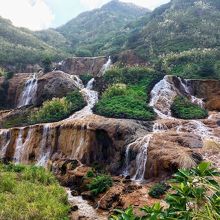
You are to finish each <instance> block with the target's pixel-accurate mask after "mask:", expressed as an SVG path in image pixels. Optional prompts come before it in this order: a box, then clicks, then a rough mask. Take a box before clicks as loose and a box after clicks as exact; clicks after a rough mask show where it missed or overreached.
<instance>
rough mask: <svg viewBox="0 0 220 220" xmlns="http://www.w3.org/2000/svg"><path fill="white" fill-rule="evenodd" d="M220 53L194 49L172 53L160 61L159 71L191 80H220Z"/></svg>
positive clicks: (212, 50)
mask: <svg viewBox="0 0 220 220" xmlns="http://www.w3.org/2000/svg"><path fill="white" fill-rule="evenodd" d="M219 59H220V52H219V50H216V49H192V50H187V51H183V52H180V53H170V54H167V55H165V56H163V57H162V58H161V60H160V61H159V64H158V66H159V71H162V72H165V73H166V74H172V75H177V76H181V77H183V78H190V79H201V78H205V79H213V78H214V79H220V68H219Z"/></svg>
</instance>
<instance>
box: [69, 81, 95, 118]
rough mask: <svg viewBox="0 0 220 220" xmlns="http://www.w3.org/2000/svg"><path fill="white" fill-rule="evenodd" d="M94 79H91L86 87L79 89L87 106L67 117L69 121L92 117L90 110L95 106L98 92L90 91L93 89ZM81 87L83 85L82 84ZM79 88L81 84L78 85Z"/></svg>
mask: <svg viewBox="0 0 220 220" xmlns="http://www.w3.org/2000/svg"><path fill="white" fill-rule="evenodd" d="M94 81H95V79H94V78H92V79H91V80H90V81H89V82H88V83H87V85H86V87H84V86H83V87H81V90H80V92H81V93H82V95H83V97H84V99H85V100H86V102H87V105H86V106H85V107H84V108H83V109H81V110H80V111H78V112H75V113H74V114H73V115H71V116H70V117H69V119H73V118H84V117H86V116H88V115H92V114H93V112H92V108H93V107H94V106H95V104H96V103H97V102H98V92H96V91H94V90H92V89H93V83H94ZM82 85H83V84H82ZM80 86H81V83H80Z"/></svg>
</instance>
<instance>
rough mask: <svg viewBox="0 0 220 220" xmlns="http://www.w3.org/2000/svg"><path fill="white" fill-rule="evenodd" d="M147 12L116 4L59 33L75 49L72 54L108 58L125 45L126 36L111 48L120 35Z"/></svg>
mask: <svg viewBox="0 0 220 220" xmlns="http://www.w3.org/2000/svg"><path fill="white" fill-rule="evenodd" d="M147 12H148V10H147V9H144V8H141V7H137V6H135V5H132V4H127V3H123V2H119V1H117V0H114V1H111V2H109V3H107V4H106V5H104V6H103V7H102V8H100V9H95V10H93V11H89V12H85V13H82V14H80V15H79V16H78V17H76V18H74V19H72V20H71V21H69V22H68V23H67V24H65V25H63V26H61V27H60V28H58V29H57V31H58V32H60V33H61V34H63V36H65V37H66V39H68V41H69V42H70V43H71V45H72V46H71V47H69V48H70V49H71V51H70V52H71V53H72V52H74V53H75V54H76V55H77V56H92V55H93V56H94V55H100V54H102V55H106V54H110V53H115V52H116V51H118V50H119V49H120V47H121V43H123V42H124V38H123V36H118V37H117V41H118V42H117V44H116V45H115V47H113V46H111V47H109V44H111V42H112V40H113V39H114V38H115V36H116V33H118V32H120V30H121V29H122V28H123V27H124V26H125V25H127V24H129V23H130V22H132V21H134V20H136V19H137V18H139V17H141V16H142V15H144V14H145V13H147ZM97 27H98V28H97ZM115 40H116V39H115Z"/></svg>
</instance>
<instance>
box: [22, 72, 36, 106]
mask: <svg viewBox="0 0 220 220" xmlns="http://www.w3.org/2000/svg"><path fill="white" fill-rule="evenodd" d="M36 92H37V78H36V73H34V74H33V77H32V78H31V79H29V80H28V81H27V82H26V83H25V86H24V90H23V92H22V95H21V97H20V100H19V104H18V107H19V108H21V107H23V106H27V105H31V104H33V101H34V98H35V95H36Z"/></svg>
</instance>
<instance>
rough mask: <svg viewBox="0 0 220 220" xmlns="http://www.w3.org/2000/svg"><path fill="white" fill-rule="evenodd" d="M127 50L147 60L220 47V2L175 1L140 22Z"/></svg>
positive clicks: (210, 0)
mask: <svg viewBox="0 0 220 220" xmlns="http://www.w3.org/2000/svg"><path fill="white" fill-rule="evenodd" d="M139 23H140V25H141V26H138V25H137V26H136V29H139V31H138V32H137V31H136V32H133V33H130V36H129V39H128V42H127V48H130V49H134V50H136V51H137V52H138V53H139V55H140V56H142V57H144V58H145V59H149V58H156V57H157V56H158V55H160V54H163V53H170V52H181V51H186V50H190V49H192V48H216V47H219V46H220V25H219V24H220V1H219V0H187V1H186V0H185V1H183V0H171V2H170V3H168V4H165V5H162V6H161V7H159V8H157V9H156V10H154V11H153V12H152V14H151V15H150V17H148V18H147V19H146V18H142V19H140V21H139Z"/></svg>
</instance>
